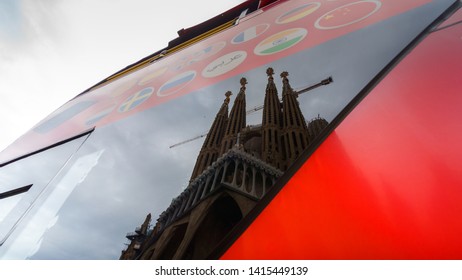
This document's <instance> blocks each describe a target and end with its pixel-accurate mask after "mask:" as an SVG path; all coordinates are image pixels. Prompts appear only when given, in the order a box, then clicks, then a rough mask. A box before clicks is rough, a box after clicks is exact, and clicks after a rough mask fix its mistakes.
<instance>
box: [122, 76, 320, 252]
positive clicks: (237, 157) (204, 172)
mask: <svg viewBox="0 0 462 280" xmlns="http://www.w3.org/2000/svg"><path fill="white" fill-rule="evenodd" d="M267 75H268V84H267V86H266V92H265V100H264V104H263V114H262V123H261V124H260V125H253V126H250V125H247V124H246V93H245V91H246V87H245V85H246V84H247V81H246V79H245V78H242V79H241V81H240V83H241V88H240V91H239V93H238V94H237V96H236V98H235V100H234V104H233V107H232V108H231V112H230V113H229V114H228V106H229V102H230V96H231V94H232V93H231V92H230V91H228V92H226V94H225V96H226V98H225V100H224V102H223V104H222V105H221V107H220V109H219V111H218V113H217V114H216V117H215V120H214V121H213V123H212V126H211V128H210V130H209V132H208V134H207V136H206V139H205V141H204V143H203V145H202V148H201V150H200V152H199V155H198V157H197V160H196V163H195V166H194V169H193V172H192V175H191V179H190V182H189V185H188V187H187V188H186V189H185V190H184V191H183V192H182V193H181V194H180V195H179V196H178V197H176V198H175V199H173V200H172V203H171V204H170V206H169V207H168V208H167V209H166V210H165V211H164V212H163V213H162V214H161V215H160V216H159V218H158V219H157V223H156V224H155V226H154V227H153V228H151V227H149V224H150V222H151V214H149V215H148V216H147V217H146V219H145V221H144V223H143V224H142V225H141V226H140V227H139V228H137V229H136V230H135V232H133V233H129V234H127V238H128V239H129V240H130V244H128V247H127V249H125V250H124V251H122V254H121V256H120V259H204V258H206V257H207V256H208V255H210V253H211V252H212V251H213V250H214V249H215V248H216V247H217V245H218V244H219V243H220V241H222V240H223V238H224V237H225V236H226V235H227V234H228V233H229V232H230V231H231V230H232V229H233V228H234V227H235V226H236V225H237V224H238V223H239V222H240V221H241V220H242V218H243V217H245V216H246V215H247V214H248V213H249V212H250V210H251V209H252V208H253V207H254V206H255V205H256V204H257V203H258V202H259V200H260V199H261V198H262V197H263V196H264V195H265V194H266V193H267V192H268V190H269V189H270V188H271V187H272V186H273V185H274V183H275V182H276V180H277V179H278V178H279V177H280V176H281V175H282V174H283V172H284V171H285V170H287V168H288V167H289V166H290V165H291V164H292V163H293V162H294V161H295V159H296V158H297V157H298V156H299V155H300V154H301V153H302V152H303V151H304V150H305V149H306V148H307V147H308V145H309V144H310V143H311V142H312V141H313V140H314V138H315V137H316V135H317V134H319V132H320V131H321V130H323V129H324V128H325V127H326V126H327V124H328V123H327V121H326V120H324V119H322V118H320V117H318V118H316V119H314V120H311V121H310V122H309V123H308V124H307V123H306V121H305V118H304V116H303V114H302V112H301V110H300V107H299V103H298V101H297V97H298V94H297V92H295V91H293V90H292V88H291V86H290V84H289V80H288V73H287V72H283V73H282V74H281V78H282V79H283V88H282V101H281V100H280V99H279V96H278V91H277V88H276V85H275V83H274V80H273V75H274V71H273V69H272V68H268V70H267Z"/></svg>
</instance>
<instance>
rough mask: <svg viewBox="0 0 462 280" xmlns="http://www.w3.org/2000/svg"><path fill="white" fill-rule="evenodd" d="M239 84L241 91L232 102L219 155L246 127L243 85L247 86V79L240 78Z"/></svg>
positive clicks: (232, 144)
mask: <svg viewBox="0 0 462 280" xmlns="http://www.w3.org/2000/svg"><path fill="white" fill-rule="evenodd" d="M240 82H241V89H240V91H239V93H238V94H237V97H236V99H235V100H234V104H233V108H231V113H230V115H229V121H228V124H227V126H226V130H225V135H224V137H223V143H222V145H221V150H220V155H222V154H224V153H225V152H226V151H228V150H229V149H231V148H232V147H233V146H234V144H236V141H237V135H238V133H239V132H241V130H242V129H244V128H245V127H246V110H245V106H246V105H245V85H246V84H247V79H246V78H241V81H240Z"/></svg>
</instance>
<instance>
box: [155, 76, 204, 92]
mask: <svg viewBox="0 0 462 280" xmlns="http://www.w3.org/2000/svg"><path fill="white" fill-rule="evenodd" d="M195 77H196V71H187V72H184V73H182V74H179V75H177V76H175V77H173V78H171V79H170V80H168V81H167V82H166V83H165V84H163V85H162V86H161V87H160V88H159V91H157V96H159V97H164V96H169V95H171V94H174V93H176V92H177V91H179V90H181V89H182V88H184V87H185V86H186V85H187V84H189V83H190V82H191V81H192V80H194V78H195Z"/></svg>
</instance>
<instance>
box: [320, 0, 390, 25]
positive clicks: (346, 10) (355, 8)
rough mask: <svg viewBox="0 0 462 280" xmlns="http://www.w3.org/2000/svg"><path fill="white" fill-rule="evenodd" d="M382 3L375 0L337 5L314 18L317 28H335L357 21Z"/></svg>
mask: <svg viewBox="0 0 462 280" xmlns="http://www.w3.org/2000/svg"><path fill="white" fill-rule="evenodd" d="M381 6H382V3H381V2H380V1H377V0H368V1H357V2H353V3H350V4H347V5H343V6H341V7H338V8H336V9H334V10H332V11H330V12H328V13H326V14H324V15H322V16H321V17H320V18H318V20H316V22H315V24H314V26H315V27H316V28H318V29H336V28H340V27H344V26H348V25H350V24H353V23H356V22H359V21H361V20H363V19H366V18H368V17H369V16H371V15H372V14H374V13H375V12H377V11H378V10H379V9H380V7H381Z"/></svg>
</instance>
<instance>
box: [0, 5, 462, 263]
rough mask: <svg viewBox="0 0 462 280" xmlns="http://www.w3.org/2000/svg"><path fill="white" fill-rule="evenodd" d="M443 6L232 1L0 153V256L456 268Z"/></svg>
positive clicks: (448, 34)
mask: <svg viewBox="0 0 462 280" xmlns="http://www.w3.org/2000/svg"><path fill="white" fill-rule="evenodd" d="M460 6H461V2H460V1H458V0H433V1H431V0H406V1H391V0H360V1H354V0H318V1H311V0H279V1H276V0H266V1H265V0H261V1H256V0H248V1H245V2H243V3H241V4H240V5H238V6H236V7H234V8H232V9H230V10H228V11H226V12H224V13H222V14H219V15H217V16H216V17H214V18H212V19H209V20H207V21H205V22H203V23H201V24H199V25H196V26H193V27H190V28H186V29H182V30H180V31H179V32H178V35H179V36H178V38H176V39H174V40H172V41H170V42H169V43H168V46H167V47H166V48H164V49H161V50H159V51H157V52H155V53H153V54H152V55H149V56H147V57H145V58H143V59H141V60H140V61H138V62H135V63H134V64H132V65H129V66H127V67H126V68H124V69H122V70H120V71H119V72H117V73H115V74H113V75H111V76H110V77H108V78H106V79H104V80H102V81H101V82H100V83H98V84H96V85H94V86H92V87H90V88H89V89H87V90H85V91H84V92H82V93H80V94H78V95H76V96H75V97H74V98H73V99H71V100H69V101H68V102H67V103H65V104H64V105H62V106H61V107H60V108H58V109H57V110H56V111H54V112H53V113H51V114H50V115H49V116H48V117H47V118H45V119H44V120H42V121H41V122H39V123H38V124H37V125H36V126H34V127H33V128H31V129H30V130H29V131H28V132H27V133H26V134H24V135H23V136H22V137H20V138H19V139H17V140H16V141H15V142H14V143H12V144H11V145H10V146H8V147H7V148H6V149H5V150H3V152H2V153H1V154H0V209H1V210H0V258H3V259H91V260H93V259H460V258H461V257H462V242H461V241H460V235H461V234H462V219H461V217H462V188H461V187H462V176H461V175H460V174H462V166H461V164H460V159H461V158H462V146H461V145H460V143H462V134H461V132H460V131H461V128H462V122H461V121H460V119H461V117H462V113H461V110H460V108H461V107H462V95H461V94H460V93H461V92H462V84H461V83H460V73H461V72H462V49H461V44H462V41H461V40H462V24H461V22H462V10H461V9H460Z"/></svg>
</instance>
